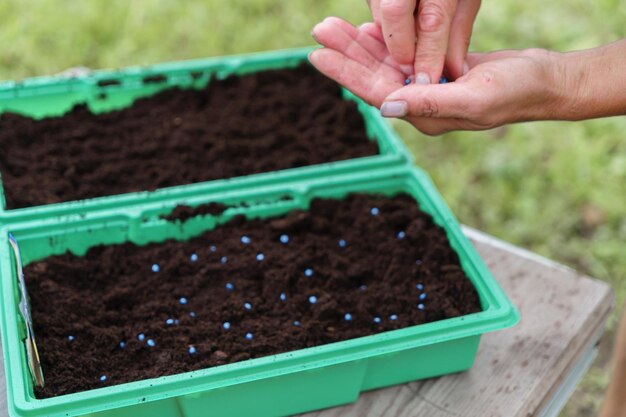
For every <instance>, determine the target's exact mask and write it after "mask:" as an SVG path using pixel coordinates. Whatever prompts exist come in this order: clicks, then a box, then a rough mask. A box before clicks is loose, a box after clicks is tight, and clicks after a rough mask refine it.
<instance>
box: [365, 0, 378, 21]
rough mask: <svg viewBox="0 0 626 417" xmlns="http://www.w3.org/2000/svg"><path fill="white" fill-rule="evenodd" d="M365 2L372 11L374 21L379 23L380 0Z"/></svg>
mask: <svg viewBox="0 0 626 417" xmlns="http://www.w3.org/2000/svg"><path fill="white" fill-rule="evenodd" d="M367 4H368V5H369V7H370V11H371V12H372V18H373V20H374V22H375V23H376V24H378V25H380V0H368V1H367Z"/></svg>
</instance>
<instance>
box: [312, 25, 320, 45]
mask: <svg viewBox="0 0 626 417" xmlns="http://www.w3.org/2000/svg"><path fill="white" fill-rule="evenodd" d="M311 37H312V38H313V40H315V42H317V43H320V41H319V39H317V36H315V28H313V29H312V30H311Z"/></svg>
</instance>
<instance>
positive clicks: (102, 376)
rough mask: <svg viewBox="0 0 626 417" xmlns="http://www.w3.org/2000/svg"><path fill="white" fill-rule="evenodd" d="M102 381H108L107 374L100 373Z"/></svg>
mask: <svg viewBox="0 0 626 417" xmlns="http://www.w3.org/2000/svg"><path fill="white" fill-rule="evenodd" d="M99 379H100V382H106V380H107V376H106V375H100V378H99Z"/></svg>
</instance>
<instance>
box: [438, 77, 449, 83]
mask: <svg viewBox="0 0 626 417" xmlns="http://www.w3.org/2000/svg"><path fill="white" fill-rule="evenodd" d="M447 82H448V79H447V78H446V77H444V76H443V75H442V76H441V78H439V84H446V83H447Z"/></svg>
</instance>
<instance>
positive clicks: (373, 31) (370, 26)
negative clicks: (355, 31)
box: [359, 22, 387, 48]
mask: <svg viewBox="0 0 626 417" xmlns="http://www.w3.org/2000/svg"><path fill="white" fill-rule="evenodd" d="M359 30H360V31H361V32H365V33H367V34H368V35H370V36H371V37H372V38H374V39H376V40H377V41H379V42H382V43H383V45H384V44H385V39H384V38H383V32H382V30H381V29H380V26H378V25H377V24H376V23H372V22H367V23H363V24H362V25H361V26H359ZM385 48H387V45H385Z"/></svg>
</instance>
